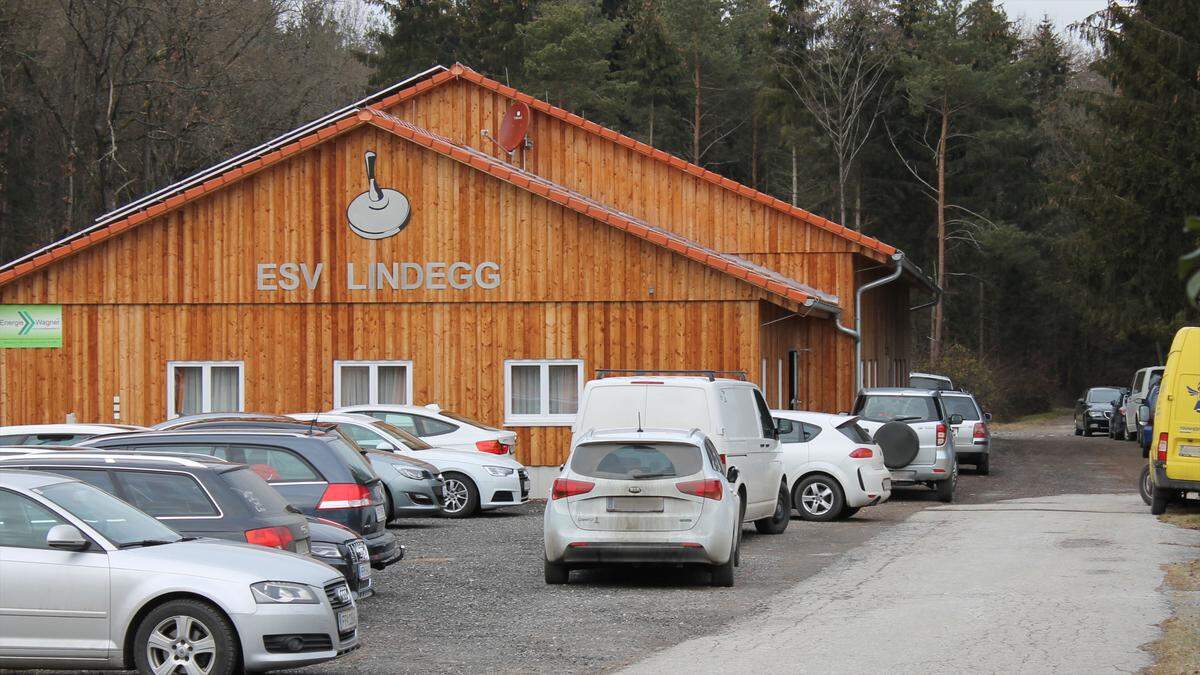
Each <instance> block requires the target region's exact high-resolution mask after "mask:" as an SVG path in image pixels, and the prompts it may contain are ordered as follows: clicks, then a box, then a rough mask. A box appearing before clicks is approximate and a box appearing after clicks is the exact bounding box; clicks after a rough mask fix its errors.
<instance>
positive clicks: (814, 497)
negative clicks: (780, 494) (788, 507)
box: [800, 483, 833, 516]
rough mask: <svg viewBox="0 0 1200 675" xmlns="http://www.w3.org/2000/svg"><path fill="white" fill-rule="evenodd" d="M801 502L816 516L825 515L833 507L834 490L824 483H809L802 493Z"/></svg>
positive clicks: (806, 509)
mask: <svg viewBox="0 0 1200 675" xmlns="http://www.w3.org/2000/svg"><path fill="white" fill-rule="evenodd" d="M800 504H801V505H802V506H803V507H804V510H805V511H807V512H809V513H810V514H812V515H814V516H823V515H825V514H826V513H829V510H830V509H832V508H833V490H832V489H831V488H830V487H829V486H828V485H826V484H824V483H809V484H808V485H807V486H805V488H804V491H803V492H801V493H800Z"/></svg>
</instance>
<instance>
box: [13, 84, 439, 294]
mask: <svg viewBox="0 0 1200 675" xmlns="http://www.w3.org/2000/svg"><path fill="white" fill-rule="evenodd" d="M445 70H447V68H446V67H445V66H434V67H432V68H429V69H427V70H424V71H422V72H420V73H417V74H416V75H413V76H412V77H410V78H408V79H405V80H401V81H400V82H397V83H396V84H393V85H391V86H389V87H387V88H386V89H381V90H379V91H377V92H375V93H373V94H370V95H369V96H366V97H364V98H362V99H359V100H358V101H355V102H354V103H351V104H350V105H348V106H345V107H343V108H339V109H337V110H335V111H333V112H331V113H329V114H328V115H325V116H323V117H319V118H317V119H315V120H313V121H311V122H308V123H307V124H304V125H301V126H299V127H296V128H295V129H292V130H291V131H288V132H287V133H284V134H283V135H281V136H277V137H275V138H273V139H271V140H269V141H267V142H265V143H262V144H260V145H257V146H255V147H253V148H250V149H249V150H246V151H245V152H242V153H240V154H237V155H235V156H233V157H231V158H229V159H226V160H224V161H222V162H221V163H219V164H215V165H213V166H210V167H208V168H207V169H203V170H201V171H198V172H196V173H194V174H192V175H190V176H188V177H187V178H184V179H182V180H179V181H176V182H174V183H171V184H170V185H168V186H166V187H164V188H161V189H159V190H155V191H154V192H151V193H150V194H148V195H146V196H144V197H140V198H138V199H136V200H134V201H132V202H130V203H128V204H126V205H124V206H121V207H119V208H117V209H116V210H114V211H109V212H108V213H106V214H104V215H101V216H100V217H98V218H96V220H95V222H93V223H92V224H91V225H89V226H87V227H85V228H83V229H82V230H79V231H78V232H74V233H72V234H69V235H67V236H66V237H63V238H62V239H59V240H58V241H55V242H53V243H51V244H47V245H46V246H43V247H42V248H39V249H37V250H36V251H33V252H31V253H27V254H26V255H23V256H21V257H20V258H17V259H16V260H11V261H9V262H6V263H4V264H3V265H0V271H2V270H6V269H8V268H10V267H15V266H16V265H19V264H21V263H23V262H25V261H26V260H30V259H32V258H35V257H37V256H39V255H41V254H43V253H45V252H47V251H49V250H51V249H54V248H58V247H59V246H62V245H63V244H65V243H67V242H70V241H73V240H75V239H78V238H79V237H83V236H85V235H88V234H91V233H92V232H94V231H95V230H98V229H100V228H102V227H104V226H105V225H108V224H109V223H111V222H114V221H117V220H120V219H121V218H124V217H126V216H128V215H129V214H131V213H134V212H136V211H140V210H141V209H143V208H146V207H147V206H150V205H151V204H154V203H156V202H159V201H162V200H163V199H165V198H167V197H168V196H169V195H173V194H176V193H179V192H183V191H185V190H187V189H188V188H191V187H193V186H195V185H199V184H200V183H203V182H204V181H206V180H208V179H209V178H212V177H213V176H215V175H218V174H220V173H223V172H225V171H227V170H229V169H231V168H233V167H236V166H238V165H240V164H244V163H245V162H248V161H250V160H252V159H254V158H256V157H260V156H262V155H265V154H267V153H269V152H271V151H273V150H275V149H276V148H278V147H281V146H283V145H287V144H288V143H290V142H292V141H293V140H295V139H297V138H299V137H301V136H306V135H308V134H310V133H312V132H313V131H314V130H316V129H319V128H321V127H324V126H327V125H329V124H331V123H333V122H337V121H339V120H341V119H342V118H344V117H347V116H349V115H353V114H355V113H357V112H358V110H359V109H360V108H362V107H364V106H367V105H370V104H371V103H374V102H375V101H377V100H379V99H381V98H386V97H387V96H389V95H390V94H392V93H394V92H395V91H397V90H398V89H405V88H407V87H410V86H412V85H413V84H416V83H417V82H420V81H422V80H425V79H427V78H429V77H432V76H433V75H436V74H437V73H440V72H443V71H445Z"/></svg>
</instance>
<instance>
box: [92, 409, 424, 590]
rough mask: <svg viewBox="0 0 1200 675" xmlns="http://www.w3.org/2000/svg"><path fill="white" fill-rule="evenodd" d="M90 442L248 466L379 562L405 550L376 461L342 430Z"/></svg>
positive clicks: (136, 436)
mask: <svg viewBox="0 0 1200 675" xmlns="http://www.w3.org/2000/svg"><path fill="white" fill-rule="evenodd" d="M84 446H89V447H95V448H99V449H102V450H110V451H111V450H119V451H121V452H135V453H188V454H198V455H209V456H212V457H217V458H220V459H224V460H228V461H230V462H237V463H240V464H246V465H248V466H249V467H250V468H251V469H252V470H253V471H254V472H255V473H257V474H258V475H259V476H261V477H262V478H263V479H264V480H266V481H267V482H268V483H269V484H270V485H271V487H273V488H275V489H276V490H277V491H278V492H279V494H281V495H283V497H284V499H286V500H287V501H288V503H290V504H291V505H292V506H294V507H296V508H297V509H299V510H300V511H301V512H303V513H304V514H306V515H310V516H319V517H322V518H327V519H329V520H332V521H334V522H337V523H338V524H340V525H345V526H346V527H349V528H350V529H351V530H354V531H355V532H357V533H358V534H359V535H361V536H362V538H363V539H364V540H365V541H366V543H367V548H368V549H369V550H370V554H371V565H372V567H374V568H375V569H382V568H383V567H385V566H387V565H389V564H391V563H392V562H395V561H396V560H399V559H400V557H401V556H402V555H403V549H402V548H400V546H399V544H398V543H397V542H396V536H395V535H394V534H392V533H391V532H389V531H388V530H387V527H386V524H387V523H386V521H387V513H386V506H385V504H384V496H383V485H382V483H380V481H379V477H378V476H376V475H375V471H374V470H372V469H371V465H370V464H368V463H367V460H366V459H364V458H363V456H362V455H361V454H360V453H359V452H358V450H357V449H356V448H354V447H353V446H351V445H350V444H349V443H347V442H346V441H345V440H344V439H343V438H342V437H341V436H340V435H335V434H330V433H324V432H323V431H321V430H319V429H314V430H313V431H312V433H306V432H297V431H277V430H249V429H247V430H228V431H223V430H217V429H212V430H202V431H197V430H177V431H147V432H141V433H132V434H123V435H121V436H109V437H101V438H94V439H91V440H88V441H85V442H84Z"/></svg>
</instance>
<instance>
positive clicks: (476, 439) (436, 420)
mask: <svg viewBox="0 0 1200 675" xmlns="http://www.w3.org/2000/svg"><path fill="white" fill-rule="evenodd" d="M329 412H335V413H357V414H360V415H370V416H371V417H374V418H375V419H378V420H383V421H384V422H387V423H388V424H390V425H392V426H394V427H399V428H401V429H403V430H405V431H407V432H408V433H410V434H412V435H413V436H416V437H418V438H421V439H423V440H425V441H427V442H429V443H430V444H432V445H436V446H437V447H439V448H449V449H451V450H477V451H479V452H486V453H488V454H490V455H512V454H515V453H516V451H517V434H516V432H514V431H505V430H503V429H496V428H494V427H489V426H488V425H486V424H484V423H483V422H477V421H475V420H473V419H471V418H469V417H464V416H463V415H459V414H457V413H452V412H450V411H449V410H442V409H441V407H440V406H438V405H437V404H435V403H431V404H429V405H424V406H422V405H387V404H377V405H369V404H367V405H351V406H346V407H344V408H335V409H334V410H330V411H329Z"/></svg>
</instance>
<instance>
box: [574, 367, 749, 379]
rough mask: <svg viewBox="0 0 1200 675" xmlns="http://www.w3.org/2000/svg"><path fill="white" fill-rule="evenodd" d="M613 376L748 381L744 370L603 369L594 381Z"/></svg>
mask: <svg viewBox="0 0 1200 675" xmlns="http://www.w3.org/2000/svg"><path fill="white" fill-rule="evenodd" d="M614 375H615V376H618V377H619V376H623V375H700V376H702V377H707V378H708V381H709V382H712V381H713V380H716V379H717V376H718V375H730V376H732V377H734V378H735V379H738V380H742V381H743V382H744V381H746V380H747V379H748V378H747V377H746V371H744V370H615V369H611V368H605V369H601V370H597V371H596V379H604V378H606V377H610V376H614Z"/></svg>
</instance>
